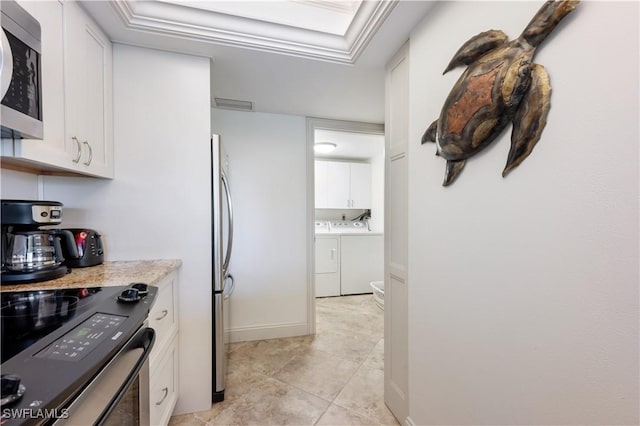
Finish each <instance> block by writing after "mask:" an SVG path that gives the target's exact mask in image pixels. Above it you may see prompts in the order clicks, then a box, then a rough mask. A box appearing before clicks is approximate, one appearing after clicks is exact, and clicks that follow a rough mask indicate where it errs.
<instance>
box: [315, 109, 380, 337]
mask: <svg viewBox="0 0 640 426" xmlns="http://www.w3.org/2000/svg"><path fill="white" fill-rule="evenodd" d="M317 143H323V144H326V145H327V146H328V147H330V148H333V150H332V151H331V152H316V151H314V146H315V144H317ZM384 155H385V154H384V126H383V125H380V124H369V123H357V122H347V121H338V120H324V119H313V118H309V119H307V166H308V167H307V170H308V171H309V172H308V174H307V180H308V188H309V191H308V194H309V195H308V199H307V206H308V212H309V215H308V225H309V226H308V233H309V234H308V236H309V238H308V241H309V244H308V250H307V252H308V260H309V262H308V265H310V267H309V280H308V283H309V288H308V293H307V294H308V311H307V312H308V317H309V318H308V324H309V334H315V332H316V300H322V299H317V298H323V297H331V296H345V295H356V294H369V295H371V294H372V293H373V291H374V290H373V288H372V287H371V286H370V285H369V283H370V282H371V281H383V279H384V164H385V161H384ZM365 227H366V230H365ZM340 228H342V231H343V232H341V229H340ZM317 231H318V232H317ZM316 250H319V251H316ZM367 251H371V252H370V253H368V252H367ZM341 261H342V262H341ZM376 269H379V274H376V273H374V272H373V271H374V270H376ZM378 275H379V277H378ZM371 303H372V304H373V303H374V302H373V300H372V301H371Z"/></svg>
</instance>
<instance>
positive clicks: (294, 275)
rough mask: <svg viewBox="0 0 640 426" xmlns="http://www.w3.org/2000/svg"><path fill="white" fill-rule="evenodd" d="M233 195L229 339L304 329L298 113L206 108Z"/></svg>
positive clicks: (302, 162) (302, 126)
mask: <svg viewBox="0 0 640 426" xmlns="http://www.w3.org/2000/svg"><path fill="white" fill-rule="evenodd" d="M211 121H212V130H213V132H214V133H218V134H220V141H221V143H222V145H223V148H224V150H225V151H226V152H227V154H228V156H229V168H230V172H229V174H230V176H229V181H230V186H231V191H232V194H233V202H234V242H233V254H232V260H231V266H230V271H231V274H232V275H233V276H234V280H235V284H236V286H235V291H234V293H233V297H232V298H231V319H230V323H231V324H230V326H231V338H232V340H236V341H237V340H253V339H266V338H275V337H284V336H294V335H302V334H306V333H307V327H308V325H307V257H306V256H307V228H308V227H309V225H308V224H307V206H306V197H307V166H306V161H307V148H306V121H305V118H304V117H300V116H291V115H279V114H265V113H251V112H238V111H229V110H221V109H212V111H211Z"/></svg>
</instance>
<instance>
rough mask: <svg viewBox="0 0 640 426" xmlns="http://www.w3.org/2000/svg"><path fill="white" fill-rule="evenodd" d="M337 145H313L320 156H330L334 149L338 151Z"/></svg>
mask: <svg viewBox="0 0 640 426" xmlns="http://www.w3.org/2000/svg"><path fill="white" fill-rule="evenodd" d="M336 147H337V145H336V144H335V143H331V142H318V143H316V144H314V145H313V150H314V151H315V152H317V153H318V154H328V153H330V152H331V151H333V150H334V149H336Z"/></svg>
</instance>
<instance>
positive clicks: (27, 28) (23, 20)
mask: <svg viewBox="0 0 640 426" xmlns="http://www.w3.org/2000/svg"><path fill="white" fill-rule="evenodd" d="M0 9H1V10H2V31H1V33H0V36H1V39H2V43H1V53H2V54H1V55H0V56H1V58H0V59H1V62H0V98H2V101H1V102H0V104H1V105H0V124H1V125H2V138H13V139H23V138H27V139H42V134H43V131H42V71H41V70H42V68H41V54H42V47H41V38H40V35H41V30H40V24H39V23H38V21H37V20H36V19H35V18H34V17H33V16H31V15H30V14H29V13H28V12H27V11H26V10H24V9H23V8H22V7H20V5H19V4H18V3H16V2H15V1H13V0H2V1H1V2H0Z"/></svg>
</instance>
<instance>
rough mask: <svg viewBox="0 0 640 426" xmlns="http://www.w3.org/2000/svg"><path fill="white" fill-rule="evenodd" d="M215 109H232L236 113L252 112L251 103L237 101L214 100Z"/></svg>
mask: <svg viewBox="0 0 640 426" xmlns="http://www.w3.org/2000/svg"><path fill="white" fill-rule="evenodd" d="M213 100H214V102H215V105H216V108H222V109H234V110H237V111H253V102H251V101H239V100H237V99H225V98H214V99H213Z"/></svg>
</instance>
